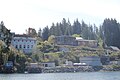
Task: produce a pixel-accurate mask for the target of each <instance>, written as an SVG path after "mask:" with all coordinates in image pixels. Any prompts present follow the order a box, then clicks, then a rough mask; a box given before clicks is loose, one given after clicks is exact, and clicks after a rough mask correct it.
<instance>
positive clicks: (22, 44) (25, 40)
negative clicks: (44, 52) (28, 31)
mask: <svg viewBox="0 0 120 80" xmlns="http://www.w3.org/2000/svg"><path fill="white" fill-rule="evenodd" d="M11 43H12V45H13V46H14V47H15V48H16V49H18V50H22V51H23V52H24V53H25V54H28V53H31V52H32V49H33V47H34V46H35V45H36V38H34V37H31V36H29V35H25V34H23V35H15V36H14V38H13V39H12V42H11Z"/></svg>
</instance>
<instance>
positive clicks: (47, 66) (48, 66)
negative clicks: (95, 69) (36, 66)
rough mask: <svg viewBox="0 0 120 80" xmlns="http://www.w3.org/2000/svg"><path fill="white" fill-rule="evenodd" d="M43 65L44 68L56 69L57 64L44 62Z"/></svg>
mask: <svg viewBox="0 0 120 80" xmlns="http://www.w3.org/2000/svg"><path fill="white" fill-rule="evenodd" d="M41 64H42V66H43V67H44V68H55V62H43V63H41Z"/></svg>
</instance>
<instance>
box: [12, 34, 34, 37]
mask: <svg viewBox="0 0 120 80" xmlns="http://www.w3.org/2000/svg"><path fill="white" fill-rule="evenodd" d="M14 37H33V36H31V35H26V34H15V35H14Z"/></svg>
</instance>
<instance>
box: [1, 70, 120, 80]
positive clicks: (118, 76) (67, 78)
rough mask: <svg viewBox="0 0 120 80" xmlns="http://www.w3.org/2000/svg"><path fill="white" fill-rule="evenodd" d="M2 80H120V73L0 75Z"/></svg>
mask: <svg viewBox="0 0 120 80" xmlns="http://www.w3.org/2000/svg"><path fill="white" fill-rule="evenodd" d="M0 80H120V72H83V73H82V72H80V73H42V74H0Z"/></svg>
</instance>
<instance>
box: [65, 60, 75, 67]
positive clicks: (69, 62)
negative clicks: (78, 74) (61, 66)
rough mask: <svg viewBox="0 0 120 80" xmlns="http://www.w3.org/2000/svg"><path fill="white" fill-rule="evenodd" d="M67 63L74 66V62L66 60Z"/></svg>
mask: <svg viewBox="0 0 120 80" xmlns="http://www.w3.org/2000/svg"><path fill="white" fill-rule="evenodd" d="M65 65H66V66H73V62H72V61H68V60H66V61H65Z"/></svg>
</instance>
